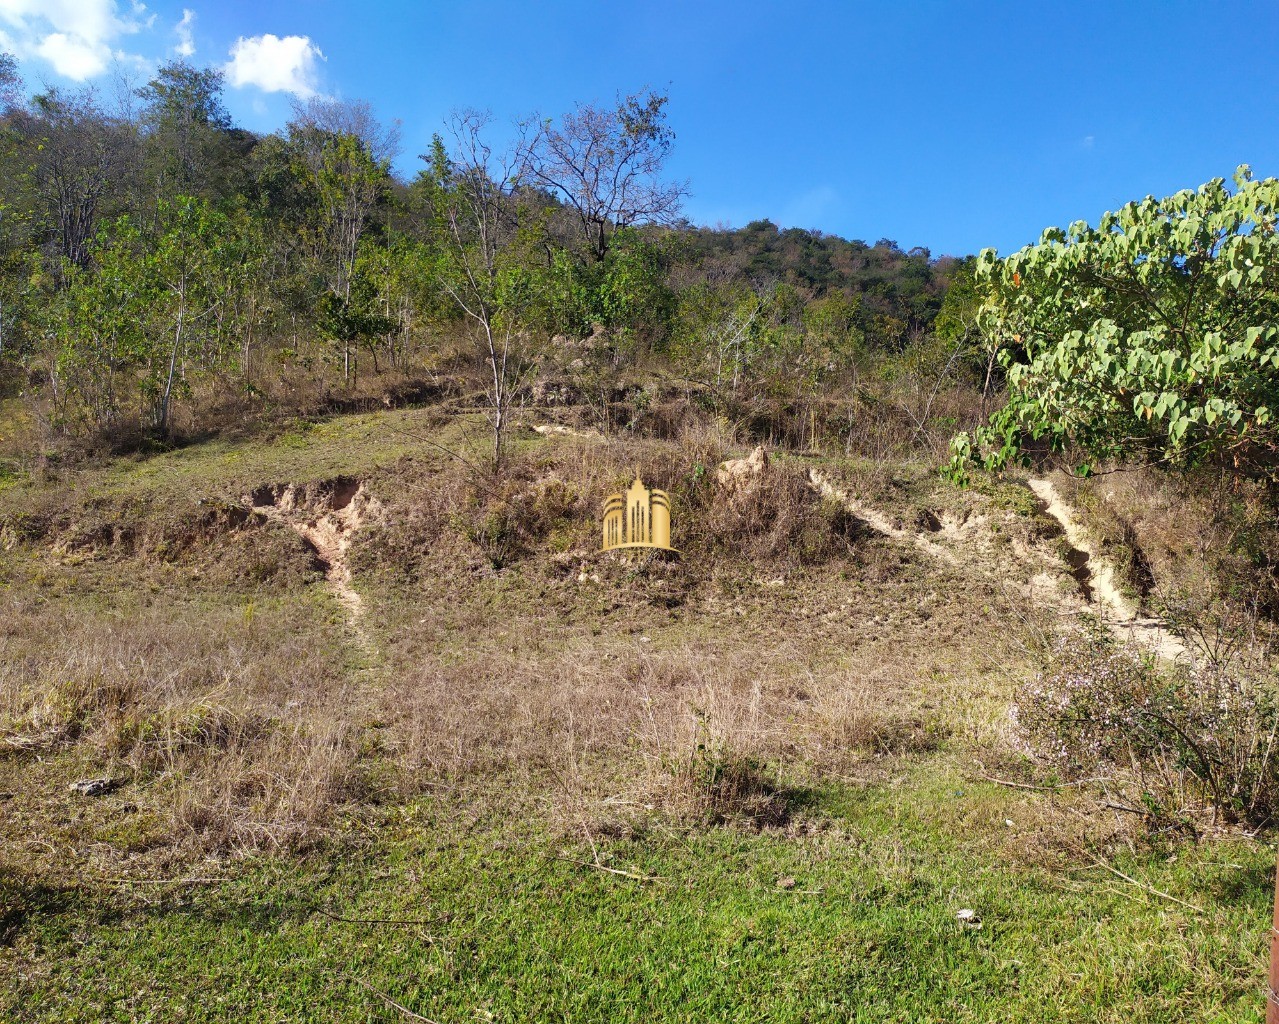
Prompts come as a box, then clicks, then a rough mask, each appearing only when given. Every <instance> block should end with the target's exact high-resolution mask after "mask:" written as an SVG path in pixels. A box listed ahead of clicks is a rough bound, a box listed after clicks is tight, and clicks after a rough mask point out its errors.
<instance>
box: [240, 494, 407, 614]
mask: <svg viewBox="0 0 1279 1024" xmlns="http://www.w3.org/2000/svg"><path fill="white" fill-rule="evenodd" d="M242 500H243V501H244V504H246V505H247V506H249V507H250V508H251V509H252V510H253V511H254V512H257V513H258V514H259V515H262V516H265V517H266V518H267V519H269V520H271V521H272V522H276V523H282V524H283V525H285V526H287V527H289V528H290V529H292V530H293V531H295V532H296V533H297V534H298V535H299V536H300V537H301V538H302V539H303V540H304V541H306V543H307V544H308V545H309V547H310V549H311V550H312V551H314V553H315V557H316V559H317V560H318V561H319V563H320V565H321V566H322V567H323V569H324V575H325V578H326V579H327V580H328V581H329V584H330V585H331V586H332V588H333V593H334V596H335V597H336V598H337V600H338V603H339V604H340V605H341V606H342V607H343V609H345V611H346V613H347V617H348V620H349V621H350V623H351V625H352V626H353V627H355V628H356V631H357V634H359V635H360V636H363V633H362V632H361V631H360V630H359V620H360V618H361V616H363V614H364V599H363V598H362V597H361V596H360V594H359V592H358V591H357V590H356V589H355V588H354V587H353V586H352V585H351V568H350V566H349V565H348V564H347V550H348V549H349V548H350V546H351V541H352V539H353V538H354V536H355V533H356V531H358V530H359V529H360V528H361V527H362V526H364V525H365V523H366V522H368V521H370V520H372V519H376V518H377V517H379V516H380V515H381V512H382V507H381V504H380V503H379V502H378V500H377V499H376V498H374V497H372V496H371V495H370V494H369V493H368V491H367V489H366V488H365V485H364V484H363V483H361V482H360V481H358V480H354V479H350V478H339V479H337V480H333V481H329V482H326V483H321V484H276V485H270V486H265V487H259V488H257V489H256V490H254V491H253V492H252V493H250V494H246V495H244V497H243V499H242Z"/></svg>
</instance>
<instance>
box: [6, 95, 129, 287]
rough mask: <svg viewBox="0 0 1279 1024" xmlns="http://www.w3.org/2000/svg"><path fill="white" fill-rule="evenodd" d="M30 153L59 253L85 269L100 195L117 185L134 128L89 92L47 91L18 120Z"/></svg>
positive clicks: (126, 157)
mask: <svg viewBox="0 0 1279 1024" xmlns="http://www.w3.org/2000/svg"><path fill="white" fill-rule="evenodd" d="M17 124H18V127H19V131H20V133H21V135H22V136H23V137H24V139H25V141H26V143H27V145H28V146H29V147H30V149H31V150H32V151H33V156H34V159H33V165H34V166H33V177H34V183H35V192H36V194H37V196H38V197H39V199H40V200H41V201H42V204H43V206H44V207H45V210H46V211H47V214H48V216H49V217H50V220H51V221H52V222H53V224H52V225H51V226H53V227H54V230H55V231H56V234H57V248H58V251H59V254H60V255H62V256H64V257H65V258H66V259H67V260H69V261H70V262H71V263H74V264H76V265H77V266H80V267H84V266H87V265H88V262H89V243H90V240H91V239H92V238H93V234H94V231H95V230H96V227H97V220H98V215H99V213H100V210H101V206H102V203H103V201H104V199H105V198H106V197H107V196H108V195H109V194H110V193H111V192H112V190H113V189H116V188H118V187H119V186H120V184H121V182H120V178H121V172H122V171H123V170H125V168H126V166H127V165H128V164H129V161H130V158H131V156H132V155H133V153H134V151H135V150H136V148H137V135H136V133H135V132H134V130H133V126H132V125H131V124H129V123H128V122H127V121H125V120H124V119H123V118H121V117H117V116H113V115H111V114H109V113H108V112H106V111H105V110H103V108H102V107H101V106H100V105H99V104H98V102H97V98H96V96H95V95H94V93H93V92H92V91H91V90H84V91H83V92H80V93H76V94H73V95H64V94H63V93H61V92H59V91H57V90H56V89H52V90H50V91H49V92H46V93H43V94H41V95H39V96H36V97H35V99H34V100H32V113H31V114H29V115H24V116H22V117H21V118H19V119H18V120H17Z"/></svg>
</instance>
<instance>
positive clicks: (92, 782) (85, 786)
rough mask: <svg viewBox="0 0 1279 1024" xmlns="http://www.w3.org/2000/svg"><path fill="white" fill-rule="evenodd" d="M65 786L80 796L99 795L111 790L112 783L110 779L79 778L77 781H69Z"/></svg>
mask: <svg viewBox="0 0 1279 1024" xmlns="http://www.w3.org/2000/svg"><path fill="white" fill-rule="evenodd" d="M67 788H68V789H69V790H71V792H73V793H79V794H80V795H81V796H101V795H102V794H103V793H107V792H110V791H111V788H112V783H111V780H110V779H81V780H80V781H79V782H73V783H71V785H69V786H68V787H67Z"/></svg>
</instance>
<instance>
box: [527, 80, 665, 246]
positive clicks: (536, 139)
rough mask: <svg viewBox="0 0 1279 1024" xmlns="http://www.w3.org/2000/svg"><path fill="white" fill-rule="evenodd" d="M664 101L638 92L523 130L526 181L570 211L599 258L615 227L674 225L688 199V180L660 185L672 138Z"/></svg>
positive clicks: (653, 94) (533, 123)
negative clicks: (548, 193) (654, 224)
mask: <svg viewBox="0 0 1279 1024" xmlns="http://www.w3.org/2000/svg"><path fill="white" fill-rule="evenodd" d="M666 102H667V96H666V95H665V94H664V93H656V92H648V93H635V94H632V95H630V96H625V97H620V98H619V99H618V102H617V106H616V107H612V108H606V107H600V106H594V105H589V104H579V105H578V106H577V107H576V109H574V110H573V111H571V112H570V113H568V114H565V115H564V116H563V117H562V118H561V119H560V121H559V123H558V124H556V123H555V122H554V121H552V120H551V119H549V118H541V117H535V118H533V119H530V120H529V121H526V122H524V123H523V124H522V125H521V138H522V146H521V149H522V153H521V156H522V167H521V170H522V172H523V176H524V177H525V178H526V179H527V182H528V183H529V184H532V185H536V186H539V187H541V188H543V189H545V190H547V191H548V192H550V193H551V194H552V195H554V196H556V197H557V198H559V199H561V200H562V201H563V202H565V203H566V204H568V206H569V207H571V208H572V209H573V210H574V211H575V213H576V214H577V219H578V222H579V225H580V228H581V232H582V237H583V240H584V242H585V243H586V246H587V249H588V251H589V252H590V254H591V256H592V257H593V258H594V259H596V260H603V259H604V257H605V256H606V255H607V254H608V248H609V242H610V240H611V239H612V237H613V234H614V233H615V232H616V231H618V230H619V229H621V228H627V227H630V226H632V225H634V224H641V223H668V222H670V221H672V220H674V219H675V218H676V217H677V216H678V214H679V210H680V205H681V203H682V202H683V200H684V197H685V196H687V195H688V185H687V182H663V181H662V180H660V174H661V171H662V167H663V165H664V164H665V163H666V158H667V156H668V155H669V154H670V151H671V146H672V145H673V144H674V141H675V133H674V132H672V131H671V129H670V128H669V127H667V124H666V111H665V107H666Z"/></svg>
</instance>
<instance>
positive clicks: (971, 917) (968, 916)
mask: <svg viewBox="0 0 1279 1024" xmlns="http://www.w3.org/2000/svg"><path fill="white" fill-rule="evenodd" d="M955 916H956V917H957V918H959V923H960V924H962V925H963V926H964V927H965V928H973V929H977V928H980V927H981V918H980V917H978V916H977V911H975V910H969V909H968V908H966V907H965V908H964V909H963V910H961V911H960V912H959V913H958V914H956V915H955Z"/></svg>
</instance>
